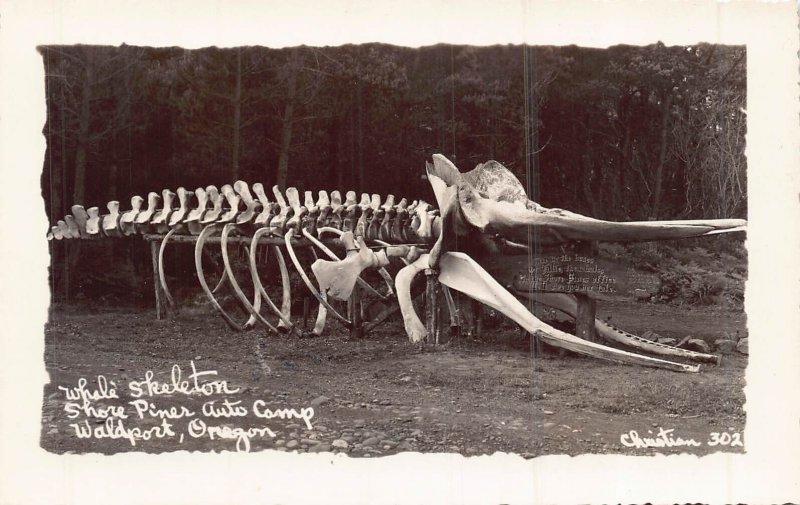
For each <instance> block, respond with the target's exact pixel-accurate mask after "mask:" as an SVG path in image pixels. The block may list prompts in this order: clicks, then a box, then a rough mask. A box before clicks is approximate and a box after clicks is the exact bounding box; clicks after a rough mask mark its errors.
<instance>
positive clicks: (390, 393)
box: [41, 303, 747, 457]
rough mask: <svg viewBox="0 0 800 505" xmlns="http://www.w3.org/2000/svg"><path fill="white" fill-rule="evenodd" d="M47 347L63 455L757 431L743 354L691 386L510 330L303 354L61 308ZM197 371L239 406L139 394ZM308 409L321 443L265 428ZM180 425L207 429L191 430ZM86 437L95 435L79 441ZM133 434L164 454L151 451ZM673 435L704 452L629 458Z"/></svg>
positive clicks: (185, 327)
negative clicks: (82, 383) (750, 421)
mask: <svg viewBox="0 0 800 505" xmlns="http://www.w3.org/2000/svg"><path fill="white" fill-rule="evenodd" d="M609 314H613V320H612V323H613V324H615V325H616V326H619V327H621V328H624V329H626V330H629V331H633V332H636V333H639V334H641V333H644V331H646V330H653V331H656V332H658V333H659V334H661V335H663V336H671V337H678V338H681V337H683V336H685V335H687V334H691V335H693V336H695V337H699V338H705V339H707V340H710V341H713V340H714V339H716V338H721V337H724V336H725V335H735V334H736V333H737V332H740V333H741V334H742V335H744V334H745V332H746V329H745V316H744V314H743V313H741V312H731V311H721V310H718V309H709V308H684V307H670V306H661V305H653V304H646V303H638V304H637V303H629V304H601V305H600V307H599V315H600V317H607V315H609ZM45 338H46V351H45V361H46V365H47V369H48V371H49V373H50V378H51V381H52V382H51V383H50V384H48V385H47V386H46V387H45V388H44V396H43V409H42V412H43V421H42V439H41V443H42V446H43V447H44V448H45V449H47V450H49V451H52V452H55V453H63V452H78V453H82V452H102V453H114V452H122V451H145V452H165V451H176V450H199V451H221V450H236V449H237V444H238V448H239V449H249V450H252V451H257V450H263V449H275V450H280V451H299V452H306V451H312V452H321V451H334V452H345V453H347V454H348V455H350V456H353V457H377V456H381V455H386V454H393V453H397V452H403V451H418V452H458V453H461V454H464V455H479V454H492V453H495V452H497V451H501V452H513V453H517V454H522V455H523V456H525V457H533V456H538V455H545V454H570V455H578V454H583V453H607V454H609V453H610V454H639V455H641V454H656V453H662V454H673V453H679V452H684V451H685V452H690V453H693V454H707V453H710V452H715V451H717V450H726V451H742V450H743V447H741V446H738V444H737V441H739V440H741V439H740V437H741V433H742V431H743V429H744V423H745V415H744V411H743V408H742V406H743V404H744V400H745V398H744V394H743V392H742V387H743V386H744V371H745V367H746V364H747V358H746V356H743V355H741V354H730V355H725V356H724V357H723V360H722V363H721V365H720V366H704V367H703V371H702V372H701V373H699V374H686V373H676V372H669V371H664V370H656V369H650V368H643V367H637V366H626V365H618V364H613V363H606V362H602V361H599V360H595V359H589V358H583V357H579V356H576V355H572V354H566V355H564V356H559V353H558V352H557V351H554V350H547V349H545V352H544V353H543V354H541V355H538V356H534V355H533V354H532V352H531V348H530V347H531V346H530V343H529V339H528V338H527V337H525V336H523V335H522V334H521V333H520V332H519V330H518V329H516V328H515V327H513V326H512V325H511V324H509V323H504V324H501V325H500V326H499V327H496V328H489V329H486V330H485V335H484V338H483V339H482V340H481V341H476V340H474V339H470V338H466V337H462V338H460V339H454V340H453V341H451V342H450V343H448V344H446V345H442V346H439V347H436V348H433V347H430V346H428V347H420V346H416V345H413V344H411V343H409V342H408V340H407V339H406V337H405V335H404V332H403V329H402V325H401V324H400V323H399V322H390V323H387V324H385V325H383V326H381V327H380V328H379V329H377V330H376V331H374V332H373V333H372V334H370V335H368V336H367V337H366V338H364V339H359V340H349V339H348V338H347V332H346V331H344V329H343V328H341V327H339V326H337V325H335V324H331V325H330V328H329V329H328V330H327V331H326V336H323V337H317V338H302V339H301V338H297V337H287V336H275V335H265V334H264V333H263V332H261V331H250V332H244V333H237V332H233V331H231V330H230V329H228V328H227V327H226V326H225V324H224V323H223V321H222V320H221V319H220V318H218V317H217V316H215V315H214V314H213V313H211V312H210V311H209V310H208V309H207V308H192V309H185V310H183V311H182V312H180V313H179V314H177V315H176V316H174V317H172V318H170V319H167V320H162V321H158V320H156V319H155V317H154V314H153V312H152V311H143V310H135V309H128V308H125V309H107V308H103V309H101V310H93V311H89V310H87V309H81V308H76V307H54V308H53V309H52V311H51V317H50V322H49V323H48V324H47V326H46V328H45ZM192 363H193V364H194V366H195V370H196V371H198V372H202V371H216V372H217V375H210V374H207V375H203V376H201V379H199V382H200V383H202V382H203V381H212V380H215V381H223V380H224V381H227V383H226V384H225V387H227V388H228V391H227V392H226V391H224V390H222V391H220V390H219V389H218V390H216V391H213V394H210V395H208V396H204V395H203V393H202V392H201V393H197V392H195V393H194V394H184V392H181V391H169V390H168V389H169V388H167V390H166V391H161V393H163V394H159V391H158V390H156V391H155V392H153V391H151V392H153V394H154V396H147V394H146V389H145V391H144V392H142V393H141V396H139V397H138V398H137V395H139V393H138V392H137V389H136V387H137V385H138V387H139V389H143V388H144V386H143V384H144V382H143V381H144V380H145V378H146V374H147V372H148V370H149V371H152V372H153V375H152V380H155V381H159V382H162V383H166V384H168V385H169V384H172V381H171V373H173V372H174V371H175V370H174V369H173V367H174V366H177V367H179V368H180V373H181V378H180V379H179V380H178V381H177V382H180V381H187V384H193V380H192V379H190V378H189V375H190V374H191V373H192ZM98 376H102V377H101V378H99V377H98ZM81 378H85V379H86V387H85V388H84V389H86V390H90V391H93V390H97V389H98V388H99V387H100V386H101V384H99V383H103V382H105V386H106V394H105V395H104V396H106V398H100V399H90V400H89V401H88V402H86V403H85V404H83V403H82V401H74V402H71V403H73V406H72V407H71V408H72V409H75V408H77V407H75V406H76V405H79V404H80V405H84V406H86V405H88V406H89V409H90V410H89V411H88V413H87V410H86V409H84V410H81V411H80V412H74V413H73V415H74V416H75V419H69V416H68V414H69V411H70V409H69V408H66V409H65V407H66V404H67V402H68V399H67V391H65V390H69V389H70V388H74V387H76V386H77V385H78V384H79V380H80V379H81ZM112 381H113V384H114V386H115V387H114V390H115V392H116V396H118V398H107V397H108V396H113V395H112V394H111V393H108V392H107V390H108V389H109V385H110V384H111V383H112ZM131 381H133V382H134V383H135V384H134V385H131ZM151 382H152V381H151ZM217 385H220V386H221V384H220V383H217ZM59 386H61V388H63V389H61V388H59ZM223 389H224V388H223ZM234 390H236V391H234ZM206 392H208V391H206ZM226 399H227V400H228V402H229V404H231V405H235V406H237V407H241V409H243V410H244V415H241V416H238V415H236V414H235V411H236V410H237V409H236V408H235V407H226V408H223V406H224V401H225V400H226ZM135 400H142V401H140V402H139V403H138V404H137V405H139V406H142V408H144V409H150V408H151V405H150V404H152V409H153V412H152V413H151V412H149V411H148V412H144V413H143V414H142V419H139V417H137V413H136V410H135V406H134V404H132V403H130V402H133V401H135ZM209 402H212V403H211V406H212V407H216V410H213V411H212V410H210V411H209V412H208V413H206V412H205V411H204V410H203V409H204V407H203V405H204V404H205V403H209ZM235 402H240V403H235ZM109 407H111V408H109ZM114 407H116V409H120V410H114ZM170 407H174V408H173V409H172V411H171V414H170V412H168V411H169V408H170ZM308 407H312V408H313V410H314V412H313V418H311V419H310V420H309V421H310V423H309V424H310V425H311V426H312V429H309V428H308V425H307V424H306V422H305V420H303V419H297V418H294V419H292V418H288V419H281V418H279V417H273V418H272V419H266V418H265V417H258V416H257V415H256V412H259V413H260V414H261V415H263V416H267V415H268V413H269V412H272V413H273V414H276V413H278V412H282V409H288V408H293V409H295V412H296V413H297V414H298V415H302V413H303V412H305V413H306V416H307V417H308V413H309V411H308V410H305V411H303V408H308ZM206 408H208V406H206ZM91 409H94V410H91ZM104 409H105V410H104ZM122 409H124V412H125V415H126V416H127V418H124V419H122V420H121V422H122V424H124V426H125V430H128V431H119V430H120V428H119V425H118V426H117V430H118V431H116V432H115V431H114V430H113V429H109V430H105V431H104V429H103V428H106V427H108V421H106V420H105V416H112V417H113V412H120V411H121V410H122ZM157 410H160V411H161V413H159V412H157ZM181 412H183V413H184V414H186V413H187V412H190V413H192V414H193V416H189V415H188V414H186V415H185V416H183V417H179V415H180V414H181ZM239 413H242V412H241V411H240V412H239ZM171 415H172V417H170V416H171ZM226 415H227V417H226ZM176 416H178V417H176ZM73 423H75V424H77V425H78V427H83V428H87V429H89V430H90V431H89V433H92V434H93V436H92V437H90V438H89V437H87V438H79V437H78V436H77V434H76V428H75V427H74V426H70V425H71V424H73ZM118 423H119V421H118ZM164 423H166V424H167V425H168V427H164ZM192 423H194V424H193V425H192V426H190V424H192ZM214 426H217V427H218V428H214ZM111 427H112V428H113V426H111ZM225 427H227V428H228V429H227V431H226V429H225ZM237 427H238V428H241V429H243V430H247V429H248V428H269V429H270V430H271V431H272V434H265V433H266V432H265V431H260V432H256V431H251V432H249V434H248V433H247V432H242V431H236V430H235V428H237ZM134 428H136V429H138V430H139V434H142V433H148V434H149V435H150V439H149V440H146V439H141V438H138V439H137V438H136V435H135V433H134V431H135V430H134ZM98 429H99V430H98ZM662 429H663V430H670V429H672V430H674V431H672V432H668V435H664V436H665V437H667V438H669V437H671V438H672V439H673V440H676V439H678V438H679V437H680V438H681V439H683V440H684V441H685V440H688V439H693V440H695V441H696V442H698V444H699V445H698V446H689V447H687V446H676V447H659V448H636V447H628V446H626V445H624V444H623V442H624V441H627V442H631V440H632V438H631V436H630V432H631V430H634V431H636V432H637V433H638V435H639V436H640V437H656V436H657V435H658V433H659V430H662ZM103 433H117V435H118V436H117V438H107V437H105V436H103ZM121 433H123V434H124V435H125V436H122V435H120V434H121ZM624 434H628V436H626V437H622V435H624ZM714 434H716V435H714ZM159 435H161V438H159ZM212 435H213V439H212ZM271 435H274V436H271ZM143 436H144V435H143ZM220 437H221V438H220ZM715 440H716V441H717V442H718V443H717V444H715V445H711V444H710V442H711V443H713V442H714V441H715ZM741 441H742V442H744V440H741ZM134 442H135V445H134Z"/></svg>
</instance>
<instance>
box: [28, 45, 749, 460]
mask: <svg viewBox="0 0 800 505" xmlns="http://www.w3.org/2000/svg"><path fill="white" fill-rule="evenodd" d="M40 52H41V55H42V58H43V64H44V66H45V72H46V74H45V76H46V79H47V105H48V121H47V124H46V125H45V129H44V133H45V135H46V137H47V142H48V144H47V154H46V156H45V165H44V169H43V175H42V190H43V195H44V197H45V202H46V208H47V209H48V211H49V212H48V213H49V216H50V222H51V224H52V227H51V231H50V233H49V238H51V239H52V240H51V242H50V243H51V253H52V263H51V270H50V286H51V290H52V300H53V304H52V306H51V308H50V319H49V321H48V325H47V327H46V330H45V338H46V348H45V359H46V363H47V365H48V372H49V373H50V376H51V382H50V384H49V386H48V387H46V388H45V390H44V395H45V397H44V403H43V425H42V446H43V447H45V448H46V449H48V450H51V451H53V452H67V451H69V452H104V453H113V452H118V451H145V452H164V451H175V450H187V449H188V450H211V451H221V450H237V451H242V450H245V451H251V450H277V451H292V452H298V453H302V452H320V451H323V452H329V451H330V452H334V453H345V454H348V455H350V456H353V457H380V456H384V455H390V454H395V453H397V452H406V451H411V452H447V453H451V452H452V453H459V454H463V455H466V456H470V455H484V454H493V453H495V452H511V453H517V454H521V455H523V456H524V457H535V456H539V455H545V454H570V455H578V454H582V453H600V454H615V453H617V454H620V453H621V454H663V453H680V452H688V453H692V454H707V453H709V452H714V451H720V450H721V451H740V452H741V451H743V450H744V448H745V443H744V442H745V441H744V439H743V438H742V430H743V428H744V424H745V415H744V411H743V404H744V395H743V392H742V387H743V385H744V370H745V368H746V364H747V353H748V349H747V343H748V332H747V324H746V323H747V320H746V315H745V313H744V311H743V302H744V285H745V281H746V279H747V251H746V249H745V247H744V239H745V237H746V217H747V187H746V182H747V181H746V175H747V171H746V168H747V165H746V160H745V157H744V150H745V134H746V117H747V112H746V78H745V76H746V65H747V60H746V50H745V48H744V47H741V46H722V45H711V44H699V45H695V46H669V47H668V46H665V45H664V44H660V43H659V44H654V45H648V46H641V47H639V46H614V47H611V48H608V49H588V48H581V47H576V46H570V47H539V46H522V45H516V46H515V45H504V46H499V45H498V46H490V47H475V46H454V45H436V46H430V47H422V48H418V49H410V48H402V47H398V46H392V45H378V44H365V45H352V46H344V47H310V46H300V47H293V48H287V49H280V50H274V49H267V48H263V47H237V48H229V49H219V48H213V47H212V48H204V49H198V50H185V49H181V48H174V47H173V48H151V47H135V46H121V47H103V46H81V45H78V46H43V47H41V48H40ZM423 319H424V320H423ZM145 371H146V372H145ZM212 371H213V373H211V372H212ZM143 373H145V374H146V375H147V376H146V377H145V376H144V375H143ZM223 377H224V381H226V382H227V387H225V388H222V390H217V389H216V387H213V386H211V384H212V383H215V382H221V381H220V379H221V378H223ZM184 381H188V383H189V385H190V386H191V388H190V390H183V389H181V387H179V385H181V384H183V383H184ZM206 385H207V389H208V391H205V390H204V389H203V388H204V387H206ZM297 385H302V386H301V387H300V388H299V389H298V387H297ZM111 390H114V393H113V394H112V393H111ZM211 390H213V392H211ZM234 391H235V392H234Z"/></svg>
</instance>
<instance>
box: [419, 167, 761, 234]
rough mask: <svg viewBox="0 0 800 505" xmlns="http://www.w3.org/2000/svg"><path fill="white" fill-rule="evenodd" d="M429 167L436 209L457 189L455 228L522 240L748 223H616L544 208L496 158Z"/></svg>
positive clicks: (714, 229) (705, 229)
mask: <svg viewBox="0 0 800 505" xmlns="http://www.w3.org/2000/svg"><path fill="white" fill-rule="evenodd" d="M427 172H428V181H429V182H430V184H431V187H432V188H433V191H434V193H435V194H436V200H437V202H438V203H439V208H444V198H445V197H444V195H445V194H446V192H447V191H448V190H450V189H451V188H452V189H455V190H456V191H457V195H458V206H459V212H458V216H459V217H458V219H457V221H458V222H457V223H456V225H457V227H461V226H462V224H461V223H460V222H461V221H463V222H464V224H466V225H469V226H471V227H473V228H477V229H478V230H479V231H480V232H481V233H484V234H492V235H494V234H498V235H502V236H503V237H504V238H506V239H510V240H516V241H520V242H524V241H526V240H527V238H528V237H529V236H531V234H532V232H533V233H534V234H535V236H536V237H537V242H538V243H540V244H559V243H563V242H568V241H574V240H602V241H613V242H626V241H645V240H667V239H679V238H691V237H700V236H703V235H708V234H716V233H728V232H734V231H743V230H744V228H745V226H746V224H747V223H746V221H745V220H742V219H711V220H694V221H638V222H636V221H635V222H626V223H619V222H612V221H601V220H599V219H593V218H590V217H586V216H582V215H580V214H576V213H574V212H569V211H566V210H561V209H547V208H544V207H542V206H541V205H539V204H538V203H536V202H533V201H531V200H529V199H528V198H527V195H526V194H525V189H524V187H523V186H522V183H520V182H519V179H517V178H516V177H515V176H514V174H513V173H512V172H511V171H510V170H508V169H507V168H505V167H504V166H503V165H501V164H500V163H497V162H494V161H489V162H486V163H484V164H481V165H478V166H477V167H476V168H475V169H474V170H472V171H470V172H468V173H466V174H461V173H460V172H459V171H458V169H457V168H456V167H455V165H453V164H452V163H451V162H450V161H449V160H448V159H447V158H445V157H444V156H442V155H440V154H435V155H434V156H433V165H428V168H427Z"/></svg>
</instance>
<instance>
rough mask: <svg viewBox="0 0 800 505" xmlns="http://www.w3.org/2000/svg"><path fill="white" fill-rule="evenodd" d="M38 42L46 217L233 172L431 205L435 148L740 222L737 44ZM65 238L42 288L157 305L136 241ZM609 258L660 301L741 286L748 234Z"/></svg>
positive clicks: (472, 161)
mask: <svg viewBox="0 0 800 505" xmlns="http://www.w3.org/2000/svg"><path fill="white" fill-rule="evenodd" d="M40 52H41V54H42V57H43V64H44V66H45V71H46V89H47V102H48V118H47V123H46V124H45V125H44V129H43V133H44V135H45V136H46V138H47V153H46V157H45V166H44V170H43V173H42V193H43V197H44V210H45V212H47V214H48V216H49V217H50V221H51V222H54V221H55V220H57V219H60V218H61V217H63V216H64V215H65V214H68V213H69V212H70V211H69V207H70V206H71V205H72V204H74V203H79V204H83V205H85V206H86V207H90V206H99V207H100V208H101V209H104V208H105V203H106V202H108V201H110V200H119V201H120V202H121V207H122V208H123V209H125V208H127V205H128V202H129V201H130V197H131V196H133V195H137V194H138V195H142V196H146V194H147V193H148V192H150V191H156V192H160V190H161V189H162V188H171V189H173V190H174V189H175V188H177V187H179V186H183V187H185V188H187V189H189V190H193V189H194V188H196V187H205V186H207V185H209V184H214V185H217V186H218V187H220V186H222V185H223V184H226V183H232V182H233V181H235V180H237V179H242V180H245V181H247V182H249V183H251V184H252V183H254V182H262V183H264V184H265V186H270V185H272V184H278V185H279V186H281V187H282V188H285V187H288V186H297V187H298V188H299V189H301V190H319V189H327V190H329V191H330V190H332V189H340V190H350V189H353V190H356V191H359V192H361V191H364V192H369V193H380V194H382V195H386V194H389V193H392V194H395V195H396V196H404V197H406V198H409V200H410V199H414V198H422V199H425V200H427V201H429V202H433V201H434V198H433V194H432V192H431V190H430V187H429V184H428V182H427V181H426V180H425V177H424V166H425V161H426V160H430V157H431V155H432V154H433V153H442V154H444V155H445V156H447V157H448V158H450V159H451V160H452V161H453V162H454V163H456V165H457V166H458V167H459V168H460V169H461V171H462V172H463V171H467V170H470V169H472V168H473V167H474V166H475V165H476V164H478V163H482V162H485V161H487V160H489V159H495V160H497V161H499V162H501V163H502V164H504V165H505V166H506V167H507V168H509V169H510V170H512V171H513V172H514V173H515V174H516V175H517V177H518V178H519V179H520V180H521V181H522V183H523V185H525V186H526V188H527V190H528V194H529V196H530V197H531V198H532V199H533V200H535V201H537V202H539V203H541V204H542V205H545V206H547V207H560V208H565V209H569V210H572V211H575V212H579V213H582V214H585V215H589V216H592V217H596V218H601V219H610V220H620V221H623V220H652V219H697V218H734V217H736V218H746V217H747V192H746V172H747V170H746V159H745V133H746V103H745V98H746V52H745V49H744V47H741V46H718V45H704V44H701V45H695V46H675V47H666V46H664V45H662V44H656V45H652V46H645V47H631V46H616V47H612V48H609V49H587V48H579V47H574V46H569V47H531V46H492V47H474V46H450V45H438V46H432V47H425V48H420V49H411V48H402V47H396V46H389V45H380V44H368V45H360V46H342V47H324V48H320V47H295V48H287V49H267V48H261V47H242V48H232V49H219V48H206V49H200V50H184V49H181V48H145V47H132V46H121V47H101V46H49V47H41V48H40ZM77 242H78V241H75V243H70V244H68V245H66V244H64V243H53V255H52V258H53V262H52V269H51V274H52V275H51V283H52V287H53V295H54V300H57V301H63V300H69V299H73V300H74V299H76V298H77V299H80V298H90V299H92V300H93V301H98V300H108V301H113V302H114V303H118V302H125V301H128V302H134V301H138V302H142V301H145V302H147V301H150V300H149V299H150V297H151V296H152V295H151V294H150V293H152V291H150V290H148V287H147V282H150V280H151V278H152V275H148V274H147V270H148V269H149V268H150V266H149V254H148V253H147V251H146V248H145V247H144V245H143V244H142V243H141V241H128V240H126V241H114V242H115V243H113V244H110V245H106V246H98V245H97V244H86V245H82V244H78V243H77ZM81 249H83V253H80V251H81ZM601 253H602V254H604V255H607V256H612V257H616V258H623V257H624V258H626V259H628V260H630V261H632V262H633V263H634V264H635V265H636V266H638V267H640V268H642V269H644V270H650V271H654V272H657V273H658V274H659V275H660V276H661V278H662V287H661V292H660V293H659V295H658V296H657V297H654V299H653V300H652V301H655V302H671V303H699V304H709V303H718V304H726V305H731V304H732V305H734V306H737V307H740V306H741V303H742V301H743V296H744V280H745V279H746V274H747V266H746V265H747V262H746V251H745V249H744V247H743V238H742V237H739V238H734V239H731V238H726V237H721V238H716V239H703V240H702V241H701V240H689V241H681V242H667V243H658V244H653V243H649V244H635V245H629V246H621V245H618V244H608V245H605V246H604V247H602V248H601ZM184 260H185V261H184ZM175 261H176V262H177V263H178V264H187V265H188V266H191V263H192V262H191V260H190V258H189V257H188V256H187V258H182V257H181V256H180V255H178V257H177V258H176V260H175ZM98 265H100V267H99V268H98ZM171 271H175V275H176V276H177V277H178V278H185V279H188V278H189V277H190V275H187V272H188V270H187V272H181V269H180V268H177V269H171ZM77 272H82V273H81V274H78V273H77Z"/></svg>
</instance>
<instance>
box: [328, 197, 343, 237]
mask: <svg viewBox="0 0 800 505" xmlns="http://www.w3.org/2000/svg"><path fill="white" fill-rule="evenodd" d="M344 210H345V207H344V205H342V195H341V194H340V193H339V192H338V191H333V192H332V193H331V213H332V215H331V218H330V219H329V220H328V226H330V227H331V228H336V229H337V230H341V229H342V213H343V212H344Z"/></svg>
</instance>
